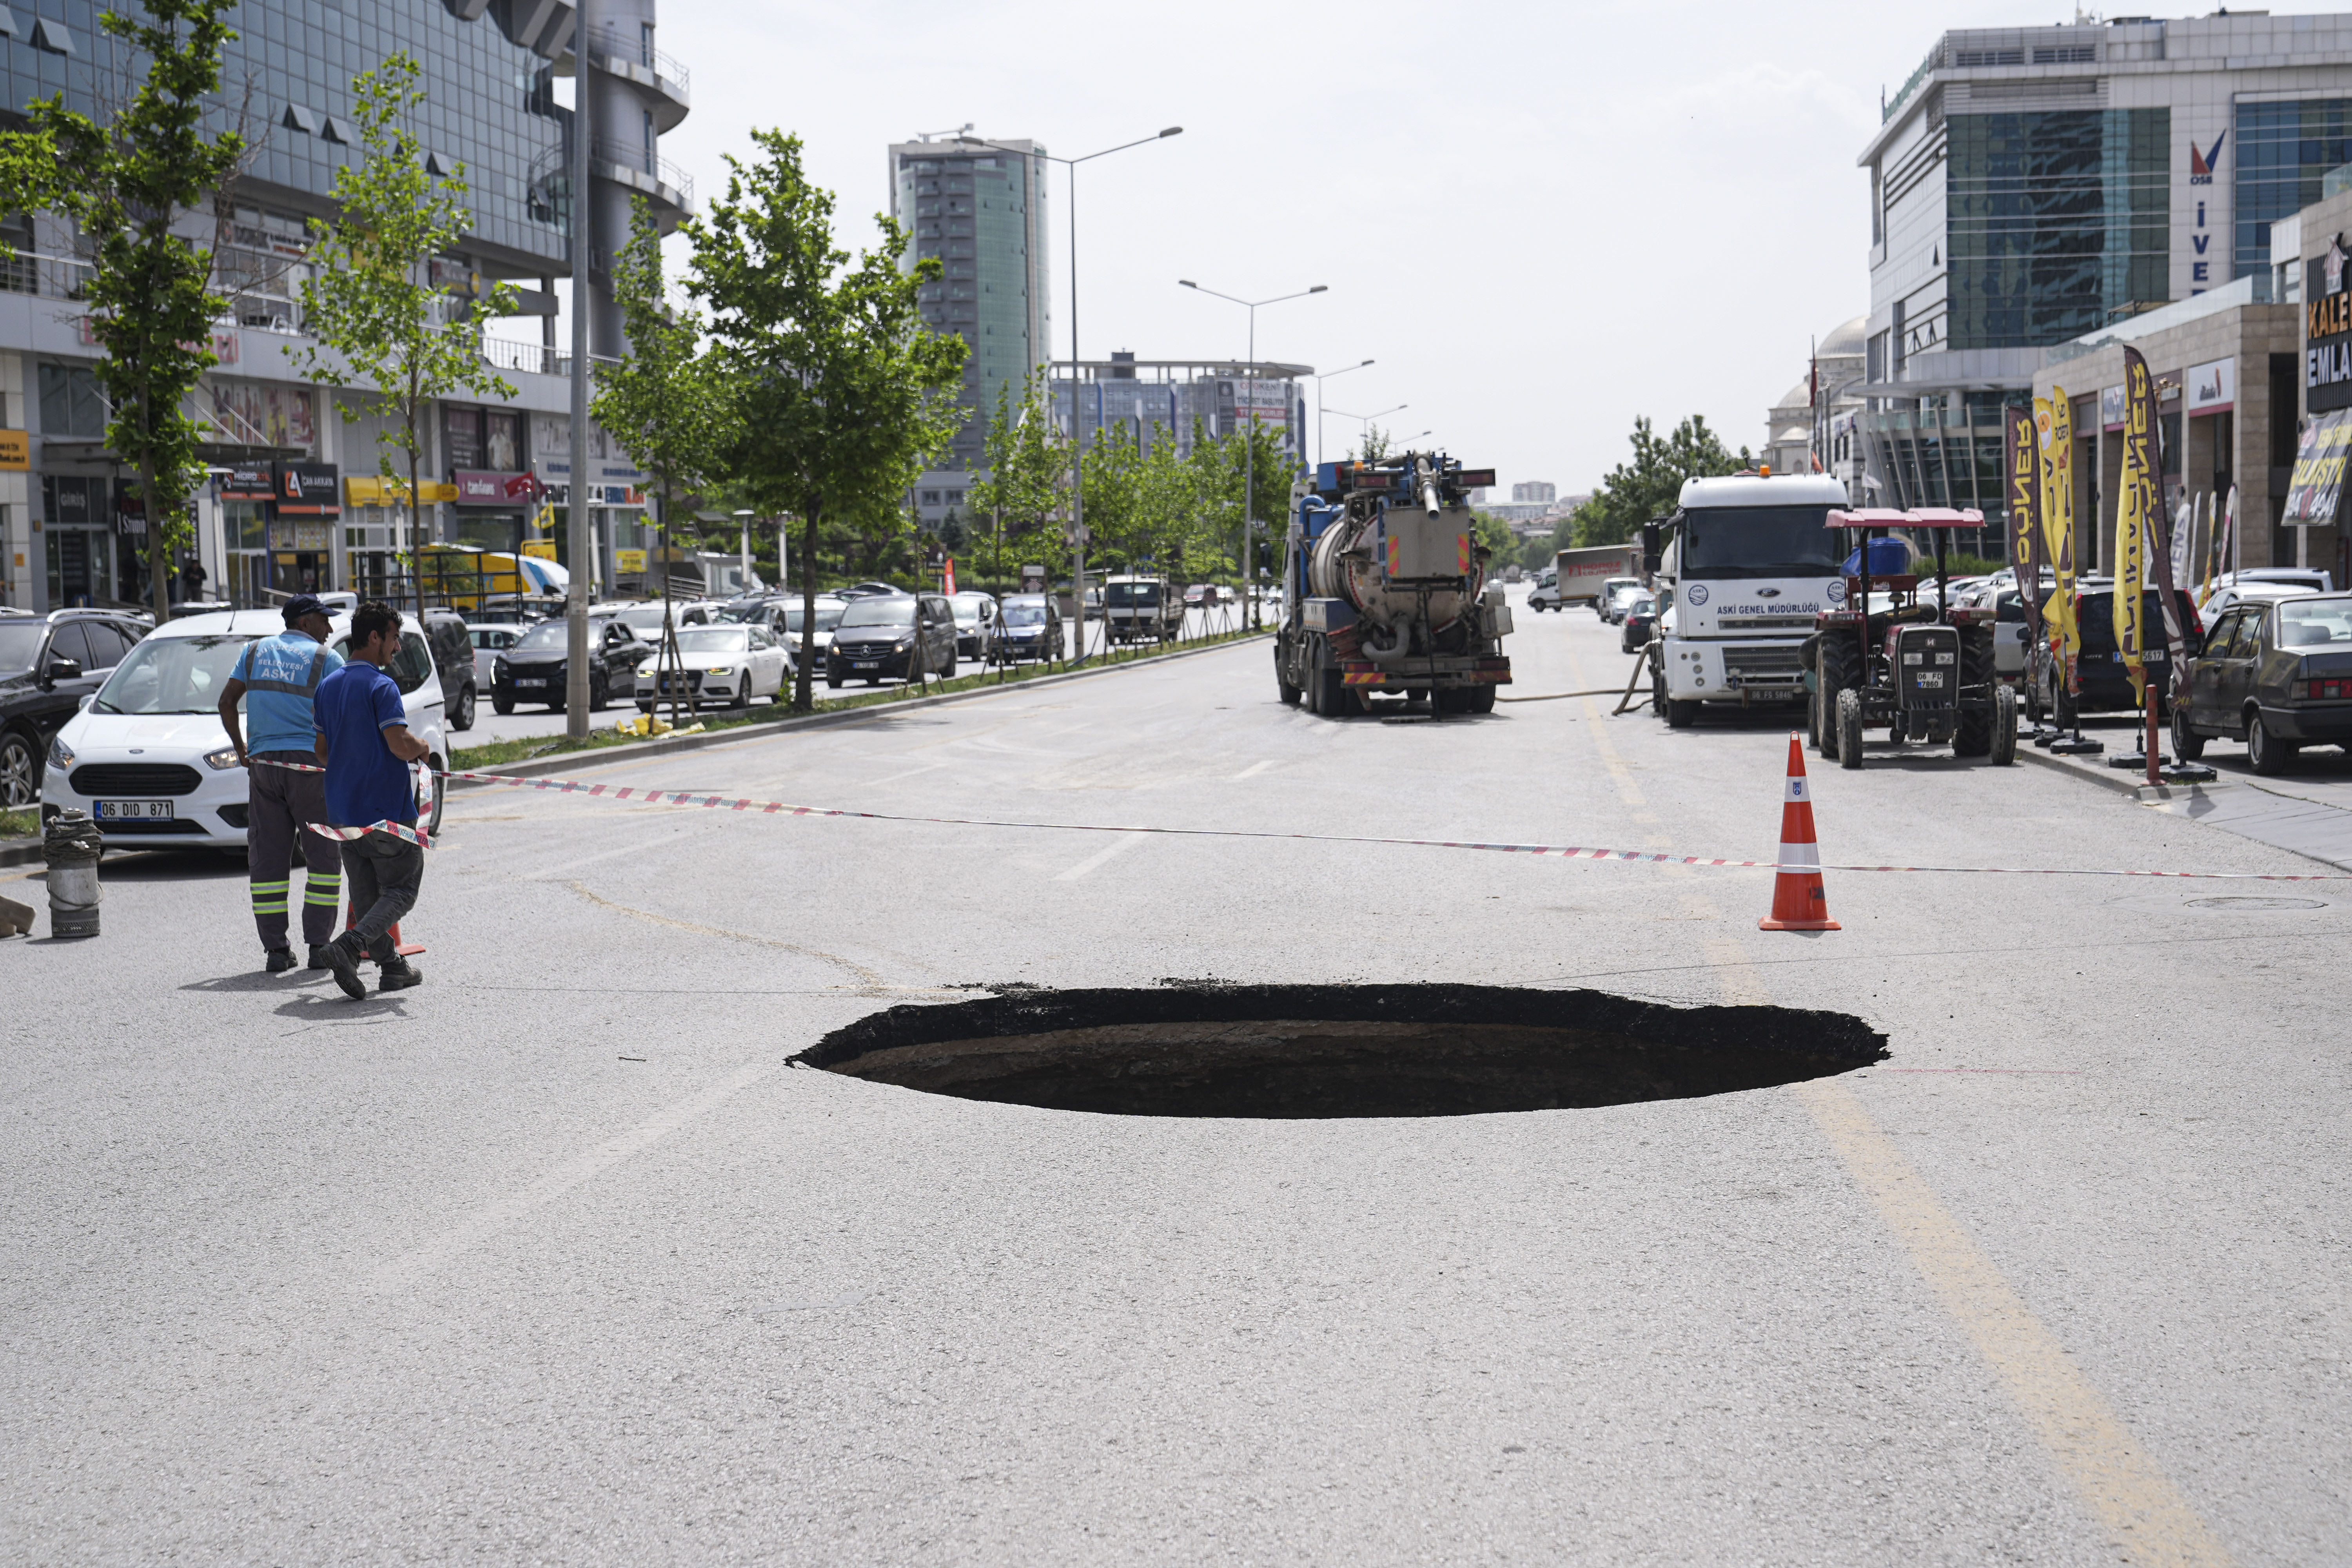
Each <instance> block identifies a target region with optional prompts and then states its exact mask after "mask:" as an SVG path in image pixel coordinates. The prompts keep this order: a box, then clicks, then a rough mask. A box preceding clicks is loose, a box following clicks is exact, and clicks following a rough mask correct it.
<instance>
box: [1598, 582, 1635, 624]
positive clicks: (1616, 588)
mask: <svg viewBox="0 0 2352 1568" xmlns="http://www.w3.org/2000/svg"><path fill="white" fill-rule="evenodd" d="M1627 589H1632V590H1633V592H1635V593H1639V592H1641V589H1642V580H1641V579H1640V578H1639V577H1611V578H1609V579H1607V580H1606V581H1605V582H1603V583H1602V584H1601V591H1600V592H1599V593H1598V594H1595V595H1593V596H1592V613H1593V614H1594V615H1596V616H1600V617H1601V619H1602V620H1604V621H1610V622H1612V623H1613V622H1614V621H1615V620H1616V618H1617V617H1616V616H1613V615H1612V614H1611V613H1610V612H1611V610H1612V609H1613V608H1614V607H1615V605H1616V602H1617V595H1620V594H1622V593H1624V592H1625V591H1626V590H1627Z"/></svg>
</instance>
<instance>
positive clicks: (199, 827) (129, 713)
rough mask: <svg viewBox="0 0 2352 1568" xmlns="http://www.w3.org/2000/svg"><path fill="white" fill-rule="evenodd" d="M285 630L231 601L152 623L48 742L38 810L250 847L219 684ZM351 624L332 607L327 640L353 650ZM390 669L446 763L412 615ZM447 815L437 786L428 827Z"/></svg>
mask: <svg viewBox="0 0 2352 1568" xmlns="http://www.w3.org/2000/svg"><path fill="white" fill-rule="evenodd" d="M285 629H286V624H285V622H284V621H283V620H282V619H280V618H279V616H278V612H276V611H275V610H231V611H226V612H224V613H218V614H214V615H204V616H183V617H181V618H180V619H178V620H176V621H166V622H165V623H164V624H163V626H160V627H158V628H157V629H156V630H154V631H152V632H150V633H149V634H148V635H147V637H146V638H145V639H144V640H143V641H142V642H141V643H140V644H139V646H138V647H134V648H132V649H131V651H130V652H129V653H127V654H125V655H124V656H123V658H122V662H121V664H119V665H117V666H116V667H115V669H114V673H113V674H112V675H110V676H109V677H108V678H107V681H106V684H105V685H104V686H101V687H100V688H99V689H98V691H97V693H96V694H95V695H93V696H91V697H89V699H87V700H86V703H85V706H84V707H83V709H82V710H81V711H80V712H79V713H77V714H75V715H74V716H73V717H72V718H71V719H69V720H68V721H66V725H65V728H63V729H61V730H59V731H58V733H57V738H56V739H55V740H53V741H51V742H49V765H48V768H47V772H46V773H44V774H43V776H42V779H41V809H42V815H43V816H47V815H49V813H50V812H51V811H52V810H62V809H64V808H65V807H68V806H73V807H78V808H79V809H80V810H82V811H86V812H88V813H89V815H90V816H91V817H92V818H93V819H94V820H95V821H96V822H97V823H98V826H99V832H100V835H101V836H102V837H104V838H105V840H106V845H107V847H109V848H110V849H177V848H207V849H242V848H244V847H245V825H246V804H247V798H248V792H247V773H246V771H245V770H244V769H243V768H240V767H238V766H237V765H236V751H235V750H234V749H233V748H232V747H231V746H230V745H229V743H228V732H227V731H225V730H223V729H222V728H221V721H220V710H219V705H220V694H221V689H222V688H223V687H225V686H226V685H227V684H228V679H229V672H230V670H231V669H233V668H235V667H236V657H237V655H238V654H240V653H243V652H244V651H245V646H246V644H247V643H249V642H252V641H253V640H255V639H256V638H257V637H274V636H276V635H277V634H278V633H279V632H281V631H283V630H285ZM350 631H351V617H350V616H348V615H338V616H335V617H334V620H333V630H332V632H331V634H330V637H329V646H331V647H333V648H335V649H336V651H337V652H345V651H347V650H348V647H349V634H350ZM384 673H385V674H387V675H389V676H391V677H392V679H393V681H394V684H395V685H397V686H398V687H399V688H400V700H401V704H402V706H403V707H404V708H405V709H406V710H407V713H408V731H409V733H410V734H413V735H415V737H416V738H417V739H418V740H420V741H423V742H425V749H426V750H427V752H430V754H431V762H430V764H429V765H431V766H432V767H434V768H436V769H446V767H448V765H449V742H448V738H447V737H446V735H445V734H444V733H443V731H442V712H441V710H442V698H441V678H440V676H439V675H438V674H436V672H435V670H434V668H433V654H432V651H431V650H430V649H429V648H427V647H425V638H424V637H423V635H422V634H421V633H419V632H418V630H417V629H416V626H415V623H414V622H413V621H412V622H410V623H408V624H407V625H406V626H404V629H403V630H402V632H401V634H400V652H399V653H398V654H397V655H395V656H394V658H393V661H392V664H391V666H390V667H389V668H387V669H386V670H385V672H384ZM251 733H252V730H251V726H250V724H249V723H248V725H247V735H248V737H249V736H250V735H251ZM440 826H441V792H440V791H439V790H437V789H436V791H435V792H434V799H433V816H432V820H431V822H430V823H429V824H428V825H427V830H428V831H437V830H438V829H439V827H440Z"/></svg>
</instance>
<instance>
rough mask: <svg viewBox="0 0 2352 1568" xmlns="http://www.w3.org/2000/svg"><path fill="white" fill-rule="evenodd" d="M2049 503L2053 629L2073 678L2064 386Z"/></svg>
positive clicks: (2054, 431)
mask: <svg viewBox="0 0 2352 1568" xmlns="http://www.w3.org/2000/svg"><path fill="white" fill-rule="evenodd" d="M2042 471H2043V472H2044V473H2045V474H2047V475H2048V476H2049V481H2050V489H2049V504H2048V506H2047V507H2046V508H2045V509H2044V510H2043V511H2042V536H2043V537H2044V538H2045V539H2047V540H2048V541H2049V542H2050V556H2049V559H2050V570H2051V573H2052V574H2053V575H2054V576H2055V577H2056V578H2057V579H2058V581H2057V584H2056V585H2055V587H2054V588H2053V590H2052V592H2051V595H2050V605H2049V612H2050V626H2051V630H2052V631H2053V632H2054V633H2055V634H2056V635H2057V637H2058V641H2059V646H2060V651H2061V652H2063V654H2064V655H2065V658H2066V670H2067V673H2068V676H2069V677H2070V678H2071V677H2072V675H2073V673H2074V656H2075V654H2077V653H2078V652H2080V651H2081V650H2082V647H2083V631H2082V628H2081V627H2080V626H2076V625H2075V624H2074V401H2073V400H2072V399H2071V398H2069V397H2068V396H2067V395H2066V389H2065V388H2064V387H2063V386H2053V387H2052V388H2051V389H2050V464H2049V467H2048V468H2045V469H2043V470H2042Z"/></svg>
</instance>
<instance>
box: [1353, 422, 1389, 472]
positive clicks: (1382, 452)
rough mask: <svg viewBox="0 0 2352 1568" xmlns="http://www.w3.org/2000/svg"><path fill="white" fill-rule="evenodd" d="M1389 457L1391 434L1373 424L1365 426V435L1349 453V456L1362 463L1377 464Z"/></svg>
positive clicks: (1358, 439) (1359, 438) (1358, 438)
mask: <svg viewBox="0 0 2352 1568" xmlns="http://www.w3.org/2000/svg"><path fill="white" fill-rule="evenodd" d="M1388 455H1389V432H1388V431H1386V430H1383V429H1381V427H1380V426H1377V425H1371V424H1367V425H1366V426H1364V433H1363V435H1361V436H1360V437H1357V440H1356V444H1355V446H1353V447H1349V451H1348V456H1349V458H1353V459H1355V460H1356V461H1357V462H1360V463H1377V462H1379V461H1381V459H1382V458H1386V457H1387V456H1388Z"/></svg>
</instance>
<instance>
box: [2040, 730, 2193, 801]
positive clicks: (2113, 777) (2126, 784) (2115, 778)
mask: <svg viewBox="0 0 2352 1568" xmlns="http://www.w3.org/2000/svg"><path fill="white" fill-rule="evenodd" d="M2017 760H2018V761H2019V762H2021V763H2033V764H2034V765H2035V766H2036V767H2043V768H2048V769H2050V770H2051V771H2053V773H2064V774H2066V775H2067V776H2068V777H2069V778H2077V779H2081V780H2082V781H2083V782H2084V783H2085V784H2096V785H2098V786H2099V787H2100V788H2101V789H2109V790H2113V791H2115V792H2116V794H2117V795H2126V796H2128V797H2130V798H2131V799H2132V800H2135V801H2137V802H2138V803H2139V804H2141V805H2148V804H2151V803H2153V802H2156V801H2165V800H2195V799H2198V798H2200V796H2201V795H2203V794H2204V791H2205V787H2206V786H2205V785H2204V784H2149V783H2148V782H2147V773H2131V772H2127V771H2126V770H2125V769H2122V768H2105V769H2104V770H2103V771H2101V772H2097V773H2094V772H2093V771H2092V770H2091V769H2089V768H2087V767H2084V766H2083V765H2082V764H2081V763H2072V762H2069V761H2067V760H2066V759H2065V758H2064V757H2053V756H2052V755H2050V753H2048V752H2044V751H2042V750H2039V749H2038V748H2036V747H2035V746H2034V745H2033V744H2032V742H2019V744H2018V748H2017ZM2213 782H2214V783H2216V784H2219V783H2221V782H2223V781H2221V780H2219V779H2217V780H2214V781H2213Z"/></svg>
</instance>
